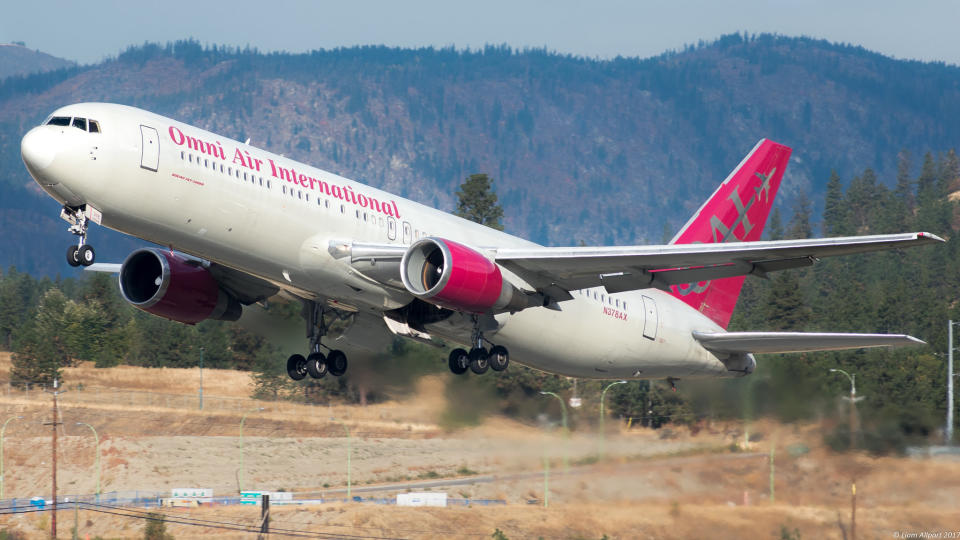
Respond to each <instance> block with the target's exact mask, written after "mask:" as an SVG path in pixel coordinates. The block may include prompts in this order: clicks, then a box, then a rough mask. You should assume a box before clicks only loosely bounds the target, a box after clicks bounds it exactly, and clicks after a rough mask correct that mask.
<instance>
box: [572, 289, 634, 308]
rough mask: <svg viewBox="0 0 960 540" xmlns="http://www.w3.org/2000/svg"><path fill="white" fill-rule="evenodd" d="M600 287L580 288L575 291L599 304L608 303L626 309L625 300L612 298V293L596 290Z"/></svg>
mask: <svg viewBox="0 0 960 540" xmlns="http://www.w3.org/2000/svg"><path fill="white" fill-rule="evenodd" d="M599 290H600V289H582V290H579V291H577V292H578V293H580V295H581V296H585V297H587V298H593V299H594V300H596V301H598V302H600V303H601V304H608V305H611V306H614V307H617V308H622V309H623V310H626V309H627V301H626V300H620V299H619V298H614V297H613V295H609V294H605V293H602V292H598V291H599Z"/></svg>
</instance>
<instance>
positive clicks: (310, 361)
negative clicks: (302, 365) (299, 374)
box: [307, 352, 327, 379]
mask: <svg viewBox="0 0 960 540" xmlns="http://www.w3.org/2000/svg"><path fill="white" fill-rule="evenodd" d="M307 373H309V374H310V376H311V377H313V378H314V379H322V378H323V376H324V375H326V374H327V359H326V357H324V356H323V353H318V352H315V353H310V356H307Z"/></svg>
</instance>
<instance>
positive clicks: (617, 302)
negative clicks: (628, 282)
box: [616, 298, 620, 307]
mask: <svg viewBox="0 0 960 540" xmlns="http://www.w3.org/2000/svg"><path fill="white" fill-rule="evenodd" d="M616 304H617V307H620V299H619V298H617V300H616Z"/></svg>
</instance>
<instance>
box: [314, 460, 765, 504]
mask: <svg viewBox="0 0 960 540" xmlns="http://www.w3.org/2000/svg"><path fill="white" fill-rule="evenodd" d="M766 457H767V454H763V453H754V452H751V453H742V454H708V455H699V456H684V457H664V458H651V459H644V460H640V461H634V462H631V463H620V464H616V465H583V466H579V467H570V470H569V471H566V472H564V471H562V470H559V469H554V470H553V471H552V472H551V475H553V476H563V475H578V474H587V473H592V472H597V470H598V469H604V472H605V473H610V474H615V473H617V472H622V473H626V472H629V471H631V470H635V469H638V468H643V469H650V468H654V467H657V468H665V467H677V466H682V465H684V464H687V463H703V462H707V461H733V460H744V459H760V458H766ZM540 476H543V471H534V472H522V473H512V474H483V475H479V476H465V477H460V478H445V479H441V480H418V481H414V482H400V483H394V484H377V485H373V486H353V487H352V488H351V489H350V491H351V495H354V494H359V493H380V492H393V491H407V490H422V489H427V488H438V487H447V486H465V485H472V484H490V483H493V482H503V481H511V480H522V479H525V478H535V477H540ZM346 493H347V488H336V489H324V490H322V491H316V492H308V493H302V494H301V493H298V495H305V494H320V495H321V496H324V497H326V496H331V495H338V496H339V495H344V494H346Z"/></svg>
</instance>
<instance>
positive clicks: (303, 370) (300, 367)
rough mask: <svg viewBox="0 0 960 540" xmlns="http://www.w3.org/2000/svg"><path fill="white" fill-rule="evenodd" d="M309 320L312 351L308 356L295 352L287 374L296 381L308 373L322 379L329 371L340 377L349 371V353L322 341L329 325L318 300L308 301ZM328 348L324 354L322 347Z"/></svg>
mask: <svg viewBox="0 0 960 540" xmlns="http://www.w3.org/2000/svg"><path fill="white" fill-rule="evenodd" d="M305 310H306V312H307V313H306V317H305V318H306V320H307V337H308V338H309V339H310V353H309V354H308V355H307V357H306V358H304V357H303V355H302V354H294V355H293V356H291V357H290V358H288V359H287V375H289V376H290V378H291V379H293V380H295V381H299V380H302V379H304V378H305V377H306V376H307V375H310V377H312V378H314V379H322V378H323V377H324V376H326V374H327V373H330V374H331V375H333V376H334V377H339V376H341V375H343V374H344V373H346V372H347V355H346V354H344V352H343V351H340V350H335V349H334V350H331V349H330V348H329V347H327V346H326V345H324V344H323V343H321V341H320V340H321V339H322V338H323V336H325V335H327V326H326V323H325V322H324V319H323V313H324V309H323V306H322V305H321V304H318V303H317V302H308V303H307V304H306V306H305ZM321 347H323V348H324V349H326V350H328V351H329V353H328V354H327V355H326V356H324V354H323V353H322V352H320V348H321Z"/></svg>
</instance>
